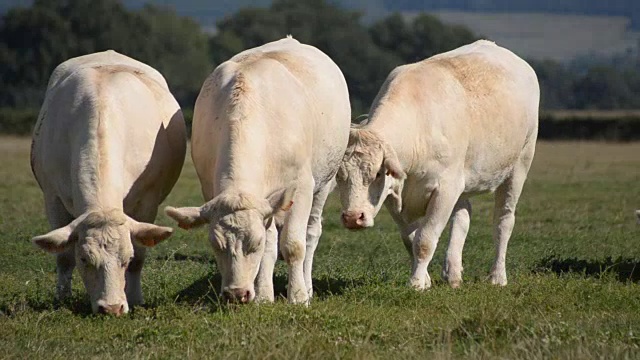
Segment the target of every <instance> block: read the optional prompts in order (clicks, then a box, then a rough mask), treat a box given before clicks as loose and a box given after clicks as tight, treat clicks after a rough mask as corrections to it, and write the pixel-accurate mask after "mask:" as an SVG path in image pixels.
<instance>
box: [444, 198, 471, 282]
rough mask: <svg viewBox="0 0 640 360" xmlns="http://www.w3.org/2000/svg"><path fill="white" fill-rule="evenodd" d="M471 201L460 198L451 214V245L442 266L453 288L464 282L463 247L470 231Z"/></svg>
mask: <svg viewBox="0 0 640 360" xmlns="http://www.w3.org/2000/svg"><path fill="white" fill-rule="evenodd" d="M470 222H471V203H470V202H469V199H462V198H461V199H458V202H457V203H456V205H455V207H454V208H453V213H452V214H451V234H450V237H449V247H448V248H447V255H446V257H445V259H444V265H443V267H442V277H443V278H444V279H445V280H447V281H448V282H449V285H451V287H453V288H457V287H459V286H460V284H461V283H462V248H463V247H464V241H465V239H466V238H467V233H468V232H469V223H470Z"/></svg>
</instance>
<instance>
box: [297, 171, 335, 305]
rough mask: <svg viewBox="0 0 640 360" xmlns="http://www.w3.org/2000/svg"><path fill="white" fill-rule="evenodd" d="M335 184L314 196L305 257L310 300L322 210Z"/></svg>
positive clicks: (320, 231)
mask: <svg viewBox="0 0 640 360" xmlns="http://www.w3.org/2000/svg"><path fill="white" fill-rule="evenodd" d="M332 185H333V183H332V182H329V183H328V184H326V185H325V186H324V187H323V188H322V189H320V191H318V192H317V193H316V194H315V195H314V196H313V204H312V206H311V214H310V215H309V222H308V223H307V249H306V253H305V256H304V283H305V286H306V288H307V294H308V296H309V299H311V297H312V296H313V281H312V276H311V272H312V269H313V255H314V254H315V252H316V248H317V247H318V242H319V241H320V236H321V235H322V210H323V209H324V204H325V203H326V202H327V197H328V196H329V193H331V190H332V188H333V186H332Z"/></svg>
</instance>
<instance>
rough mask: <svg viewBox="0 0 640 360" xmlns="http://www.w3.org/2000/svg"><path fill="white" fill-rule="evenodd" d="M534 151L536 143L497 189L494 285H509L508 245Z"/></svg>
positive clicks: (526, 150) (492, 270) (529, 146)
mask: <svg viewBox="0 0 640 360" xmlns="http://www.w3.org/2000/svg"><path fill="white" fill-rule="evenodd" d="M534 151H535V142H532V143H530V144H529V145H528V146H527V147H526V148H525V151H524V153H523V156H522V157H521V158H520V160H519V161H518V162H517V163H516V165H515V167H514V169H513V173H512V174H511V176H510V177H509V178H507V179H506V180H505V182H504V183H502V184H501V185H500V186H499V187H498V189H496V193H495V203H494V212H493V228H494V229H493V241H494V244H495V249H496V250H495V251H496V257H495V261H494V263H493V267H492V269H491V273H490V275H489V281H490V282H491V283H492V284H494V285H500V286H504V285H507V270H506V266H505V262H506V257H507V244H508V243H509V238H510V237H511V232H512V231H513V226H514V225H515V220H516V217H515V212H516V205H517V203H518V199H519V198H520V194H521V193H522V187H523V186H524V182H525V180H526V179H527V173H528V172H529V168H530V167H531V161H532V160H533V153H534Z"/></svg>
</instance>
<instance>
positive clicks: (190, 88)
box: [0, 0, 640, 133]
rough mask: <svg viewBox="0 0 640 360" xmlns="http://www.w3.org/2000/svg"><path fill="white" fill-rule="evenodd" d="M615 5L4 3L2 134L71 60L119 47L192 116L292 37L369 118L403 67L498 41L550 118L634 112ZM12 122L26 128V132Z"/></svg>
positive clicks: (624, 23) (639, 85)
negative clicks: (230, 78)
mask: <svg viewBox="0 0 640 360" xmlns="http://www.w3.org/2000/svg"><path fill="white" fill-rule="evenodd" d="M547 2H548V1H547ZM486 3H489V2H486ZM499 3H500V2H492V4H494V5H496V4H499ZM503 3H505V4H506V2H503ZM518 3H519V2H514V3H513V4H518ZM523 3H524V2H523ZM559 3H563V2H562V1H560V2H559ZM565 3H566V4H573V2H565ZM617 3H618V2H616V1H609V2H607V4H608V6H609V7H604V6H603V7H601V8H587V7H585V8H583V9H582V10H580V9H578V8H576V9H578V10H580V11H583V12H587V11H591V12H594V11H595V10H594V9H599V11H601V12H605V13H606V14H608V15H607V16H587V15H576V14H574V15H571V14H566V13H567V12H569V11H570V10H571V9H572V8H571V7H569V6H568V5H567V6H566V7H564V8H559V9H560V10H562V11H560V10H559V12H565V14H564V15H562V14H541V13H535V14H531V13H518V12H515V13H505V12H495V13H487V12H477V11H476V10H478V9H480V10H483V9H485V8H483V7H480V6H479V5H474V6H473V7H469V6H471V5H473V4H480V3H479V2H473V1H467V2H465V3H464V4H467V5H469V6H468V7H467V8H468V9H472V10H474V12H462V11H458V10H446V11H445V10H433V12H431V13H425V12H420V11H418V10H421V9H423V10H429V11H432V10H431V8H435V7H436V5H438V6H440V5H442V4H449V5H451V6H452V7H455V6H458V5H459V4H462V2H459V1H451V2H442V1H440V2H438V1H436V2H431V3H430V4H431V5H430V8H429V9H427V8H424V7H419V6H418V5H420V4H421V2H420V3H419V2H411V1H400V2H390V1H372V2H368V1H359V0H342V1H341V2H338V1H327V0H275V1H273V2H271V1H267V0H262V1H233V2H232V1H205V0H201V1H195V0H183V1H180V2H178V1H176V0H155V1H153V0H150V1H149V2H148V3H144V2H143V0H126V1H124V2H123V1H117V0H34V1H28V0H24V1H16V0H11V1H4V2H1V3H0V4H1V5H2V6H4V12H3V14H2V15H1V16H0V107H2V108H8V109H10V111H9V112H7V113H6V114H8V115H6V116H3V115H2V114H0V131H2V129H9V130H10V129H14V130H12V131H15V132H23V133H26V132H28V131H29V126H30V125H31V123H32V122H33V120H34V119H33V118H35V116H32V115H30V112H29V111H33V110H34V109H37V108H38V107H39V106H40V104H41V102H42V98H43V95H44V90H45V88H46V83H47V79H48V78H49V75H50V74H51V72H52V71H53V69H54V68H55V66H57V65H58V64H60V63H61V62H63V61H65V60H67V59H69V58H71V57H75V56H79V55H83V54H88V53H92V52H96V51H103V50H107V49H114V50H116V51H119V52H121V53H124V54H127V55H129V56H131V57H134V58H136V59H139V60H141V61H143V62H145V63H148V64H149V65H151V66H153V67H155V68H156V69H158V70H159V71H160V72H161V73H162V74H164V76H165V77H166V78H167V81H168V83H169V85H170V87H171V90H172V92H173V93H174V94H175V96H176V98H177V99H178V101H179V102H180V104H181V105H182V107H183V108H185V109H190V108H192V107H193V103H194V101H195V98H196V96H197V94H198V92H199V90H200V86H201V85H202V81H203V79H204V78H205V77H206V75H207V74H209V73H210V72H211V71H212V70H213V68H214V67H215V66H217V65H218V64H220V63H222V62H224V61H226V60H227V59H229V58H230V57H231V56H233V55H234V54H237V53H238V52H240V51H243V50H245V49H248V48H252V47H255V46H258V45H262V44H264V43H266V42H269V41H273V40H276V39H279V38H282V37H284V36H286V35H287V34H292V35H293V36H294V37H295V38H296V39H298V40H300V41H302V42H305V43H308V44H311V45H314V46H316V47H318V48H319V49H321V50H322V51H324V52H325V53H327V54H328V55H329V56H330V57H331V58H332V59H333V60H334V61H335V62H336V63H337V64H338V66H340V68H341V69H342V71H343V73H344V74H345V78H346V79H347V83H348V85H349V91H350V95H351V103H352V108H353V111H354V115H358V114H361V113H364V112H366V111H367V108H368V107H369V105H370V104H371V101H372V100H373V98H374V97H375V95H376V93H377V92H378V89H379V88H380V85H381V84H382V82H383V81H384V79H385V77H386V76H387V74H388V73H389V72H390V71H391V69H393V68H394V67H395V66H397V65H399V64H406V63H411V62H416V61H420V60H422V59H425V58H427V57H430V56H432V55H434V54H438V53H442V52H445V51H449V50H452V49H454V48H456V47H459V46H461V45H464V44H468V43H471V42H473V41H475V40H476V39H478V38H488V39H491V40H495V41H496V42H497V43H498V44H499V45H503V46H506V47H508V48H509V49H511V50H512V51H514V52H515V53H517V54H518V55H520V56H522V57H523V58H525V59H526V60H527V61H529V63H530V64H531V65H532V66H533V68H534V69H535V70H536V72H537V74H538V78H539V80H540V86H541V94H542V103H541V106H542V108H543V109H545V110H554V109H580V110H594V109H598V110H612V109H638V108H640V97H638V96H637V94H638V93H640V72H639V71H638V69H640V48H639V47H638V46H637V41H636V39H635V38H633V36H631V35H634V34H637V32H633V31H630V30H629V29H631V27H630V26H631V20H630V17H628V16H627V17H624V16H609V15H611V14H617V13H616V11H622V10H625V9H626V10H629V11H632V10H633V8H632V6H631V5H629V6H631V8H629V9H627V8H624V7H622V6H621V5H620V6H617V5H616V6H614V5H615V4H617ZM16 4H19V7H13V8H11V7H10V6H11V5H16ZM249 4H250V5H252V6H248V5H249ZM416 4H417V5H416ZM513 4H512V5H513ZM620 4H622V2H620ZM624 4H631V3H630V2H627V3H624ZM556 5H557V4H556ZM442 6H444V5H442ZM465 6H466V5H465ZM510 6H511V5H510ZM554 6H555V5H554ZM633 6H635V5H633ZM467 8H465V9H467ZM512 8H513V9H515V10H517V11H520V10H523V11H524V10H527V11H528V10H536V11H537V9H539V8H535V7H529V8H526V7H524V6H515V5H514V6H513V7H512ZM496 9H498V8H496ZM500 9H503V10H504V9H505V7H502V8H500ZM545 9H551V8H550V7H548V8H545ZM554 9H555V8H554ZM396 10H402V11H397V12H396ZM390 11H394V12H390ZM483 11H484V10H483ZM576 11H577V10H576ZM373 14H375V16H374V15H373ZM629 14H631V12H630V13H629ZM214 21H215V22H214ZM459 24H462V26H461V25H459ZM213 28H215V31H208V30H212V29H213ZM621 39H622V40H624V41H622V40H621ZM594 49H595V50H601V52H596V51H594ZM604 50H606V51H604ZM603 51H604V52H603ZM607 51H608V52H607ZM596 55H597V56H596ZM15 109H20V110H19V111H20V113H19V114H18V115H16V112H15ZM24 109H28V110H29V111H27V112H23V110H24ZM0 110H1V109H0ZM15 124H23V125H21V127H19V128H20V129H21V130H15V129H17V127H16V126H14V125H15ZM10 131H11V130H10Z"/></svg>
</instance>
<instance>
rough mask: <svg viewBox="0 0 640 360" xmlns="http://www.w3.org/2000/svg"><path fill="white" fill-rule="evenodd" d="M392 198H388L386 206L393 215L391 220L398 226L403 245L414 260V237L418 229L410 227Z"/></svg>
mask: <svg viewBox="0 0 640 360" xmlns="http://www.w3.org/2000/svg"><path fill="white" fill-rule="evenodd" d="M390 198H391V197H387V200H385V203H384V204H385V206H386V208H387V210H388V211H389V214H390V215H391V218H392V219H393V221H394V222H395V223H396V225H397V226H398V231H400V237H401V238H402V243H403V244H404V247H405V249H407V252H408V253H409V256H410V257H411V258H413V237H414V235H415V231H416V228H415V226H413V227H411V226H409V225H408V224H407V223H406V222H405V221H404V219H403V218H402V215H401V214H400V213H398V212H397V210H396V209H397V208H398V207H397V205H396V204H394V203H393V202H392V200H391V199H390Z"/></svg>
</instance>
